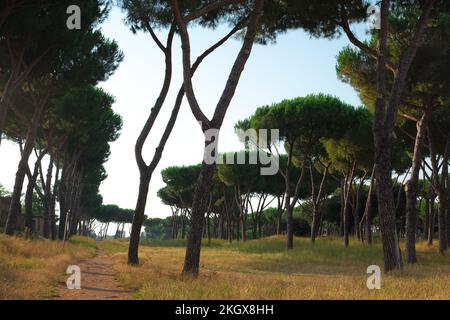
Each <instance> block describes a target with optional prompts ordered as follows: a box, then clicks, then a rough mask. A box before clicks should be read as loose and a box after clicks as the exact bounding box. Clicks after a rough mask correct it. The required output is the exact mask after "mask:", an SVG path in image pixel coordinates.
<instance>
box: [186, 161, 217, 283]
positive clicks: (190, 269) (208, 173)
mask: <svg viewBox="0 0 450 320" xmlns="http://www.w3.org/2000/svg"><path fill="white" fill-rule="evenodd" d="M214 172H215V165H207V164H205V163H203V166H202V170H201V171H200V176H199V178H198V180H197V184H196V187H195V193H194V200H193V203H192V211H191V221H190V226H189V232H188V239H187V247H186V255H185V259H184V266H183V273H184V274H191V275H193V276H197V275H198V272H199V264H200V249H201V242H202V226H203V219H204V215H205V212H206V210H207V208H208V205H209V193H210V190H211V184H212V180H213V177H214Z"/></svg>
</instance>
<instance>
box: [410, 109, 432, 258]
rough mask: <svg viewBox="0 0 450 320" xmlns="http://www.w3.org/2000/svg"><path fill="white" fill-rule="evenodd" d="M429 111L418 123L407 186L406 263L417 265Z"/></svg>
mask: <svg viewBox="0 0 450 320" xmlns="http://www.w3.org/2000/svg"><path fill="white" fill-rule="evenodd" d="M428 113H429V112H428V111H425V112H424V114H423V116H422V118H421V119H420V120H419V122H418V123H417V134H416V141H415V144H414V152H413V155H412V166H411V175H410V178H409V180H408V182H407V184H406V190H405V191H406V225H405V238H406V239H405V242H406V261H407V262H408V263H416V262H417V255H416V230H417V219H418V213H417V183H418V180H419V172H420V164H421V163H422V145H423V140H424V139H425V134H426V130H427V126H428Z"/></svg>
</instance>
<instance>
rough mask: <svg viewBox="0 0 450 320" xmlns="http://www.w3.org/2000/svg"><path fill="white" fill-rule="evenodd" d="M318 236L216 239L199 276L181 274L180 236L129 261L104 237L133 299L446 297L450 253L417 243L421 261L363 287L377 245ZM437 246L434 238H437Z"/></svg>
mask: <svg viewBox="0 0 450 320" xmlns="http://www.w3.org/2000/svg"><path fill="white" fill-rule="evenodd" d="M341 242H342V241H341V240H332V239H321V240H319V241H318V242H317V243H316V245H314V246H312V245H311V244H310V243H309V240H308V239H296V240H295V249H294V250H292V251H289V252H288V251H287V250H285V248H284V244H285V242H284V239H282V238H269V239H265V240H257V241H248V242H246V243H244V244H243V243H233V244H231V245H230V244H227V243H226V242H221V241H213V242H212V243H211V245H210V246H205V247H204V248H203V249H202V259H201V273H200V276H199V278H198V279H195V280H194V279H190V278H183V277H182V276H181V275H180V271H181V269H182V264H183V258H184V252H185V251H184V248H183V247H182V244H183V243H182V241H174V242H172V241H166V242H157V243H155V244H153V245H152V246H141V249H140V256H141V265H140V266H139V267H130V266H128V265H127V264H126V249H127V243H126V242H114V241H109V242H105V243H104V244H103V245H104V248H105V250H106V251H107V252H110V254H111V256H112V259H113V261H114V268H115V270H116V271H117V272H118V274H119V275H118V278H119V281H120V282H121V284H122V285H123V286H125V287H129V288H132V289H134V290H136V292H135V298H137V299H450V257H448V256H447V257H442V256H440V255H438V254H437V250H436V247H432V248H428V247H427V246H426V244H424V243H419V244H418V246H417V249H418V258H419V260H420V263H419V264H417V265H414V266H406V267H405V271H404V272H403V273H402V274H390V275H386V276H384V275H383V276H382V288H381V290H372V291H371V290H368V289H367V287H366V280H367V277H368V275H367V274H366V269H367V266H369V265H371V264H377V265H380V266H382V256H381V248H380V245H379V244H376V245H374V247H373V248H368V247H365V246H364V245H362V244H359V243H357V242H356V241H354V242H352V243H351V245H350V247H349V248H344V247H343V245H342V243H341ZM435 246H436V245H435Z"/></svg>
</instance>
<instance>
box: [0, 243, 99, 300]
mask: <svg viewBox="0 0 450 320" xmlns="http://www.w3.org/2000/svg"><path fill="white" fill-rule="evenodd" d="M94 255H95V241H94V240H92V239H87V238H82V237H74V238H73V239H72V240H70V241H69V242H68V243H67V244H66V245H65V248H64V250H63V249H62V243H61V242H60V241H50V240H45V239H33V240H26V239H24V238H17V237H7V236H4V235H0V299H47V298H51V297H54V296H55V295H56V292H57V291H56V288H57V285H58V283H59V282H61V281H63V280H64V279H65V277H66V276H65V270H66V268H67V266H69V265H70V264H75V263H76V262H77V261H79V260H80V259H84V258H88V257H92V256H94Z"/></svg>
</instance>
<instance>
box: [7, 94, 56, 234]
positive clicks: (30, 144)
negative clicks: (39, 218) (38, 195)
mask: <svg viewBox="0 0 450 320" xmlns="http://www.w3.org/2000/svg"><path fill="white" fill-rule="evenodd" d="M47 98H48V96H47V97H45V98H44V99H43V100H42V101H40V103H39V105H37V106H35V111H34V113H33V117H32V119H31V126H30V127H29V129H28V132H27V137H26V142H25V146H24V148H23V152H22V156H21V158H20V161H19V166H18V169H17V172H16V178H15V181H14V188H13V193H12V196H11V203H10V206H9V210H8V217H7V219H6V223H5V233H6V234H8V235H13V234H14V231H15V228H16V221H17V218H18V216H19V214H20V197H21V194H22V187H23V183H24V180H25V175H26V173H27V170H28V159H29V158H30V155H31V152H32V151H33V148H34V145H35V141H36V136H37V130H38V127H39V124H40V122H41V118H42V115H43V112H44V108H45V106H46V104H47Z"/></svg>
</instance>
